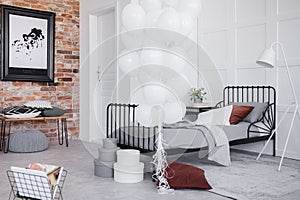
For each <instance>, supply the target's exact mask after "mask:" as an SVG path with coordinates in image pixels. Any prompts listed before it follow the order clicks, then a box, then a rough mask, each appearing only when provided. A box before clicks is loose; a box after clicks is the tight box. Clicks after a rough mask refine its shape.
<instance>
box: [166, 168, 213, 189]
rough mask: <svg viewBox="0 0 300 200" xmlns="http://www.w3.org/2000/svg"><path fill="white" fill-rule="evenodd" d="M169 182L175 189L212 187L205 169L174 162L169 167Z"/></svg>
mask: <svg viewBox="0 0 300 200" xmlns="http://www.w3.org/2000/svg"><path fill="white" fill-rule="evenodd" d="M167 174H168V176H169V177H168V178H167V180H168V183H169V185H170V187H171V188H173V189H180V188H182V189H183V188H193V189H211V188H212V187H211V186H210V185H209V183H208V182H207V180H206V178H205V175H204V170H202V169H200V168H197V167H194V166H191V165H187V164H182V163H177V162H173V163H171V164H170V165H169V168H167Z"/></svg>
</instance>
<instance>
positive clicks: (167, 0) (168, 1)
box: [163, 0, 178, 8]
mask: <svg viewBox="0 0 300 200" xmlns="http://www.w3.org/2000/svg"><path fill="white" fill-rule="evenodd" d="M163 1H164V4H165V5H166V6H171V7H173V8H174V7H175V6H177V4H178V0H163Z"/></svg>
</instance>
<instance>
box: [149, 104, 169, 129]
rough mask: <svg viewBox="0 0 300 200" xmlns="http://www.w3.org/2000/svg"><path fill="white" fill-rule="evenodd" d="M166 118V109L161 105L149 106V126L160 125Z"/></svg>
mask: <svg viewBox="0 0 300 200" xmlns="http://www.w3.org/2000/svg"><path fill="white" fill-rule="evenodd" d="M165 118H166V111H165V110H164V108H163V107H162V106H153V107H152V108H151V126H157V125H161V124H162V123H163V122H164V121H165Z"/></svg>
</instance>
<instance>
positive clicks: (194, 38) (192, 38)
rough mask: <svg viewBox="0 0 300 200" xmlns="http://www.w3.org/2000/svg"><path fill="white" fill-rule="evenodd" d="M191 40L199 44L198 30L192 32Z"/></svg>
mask: <svg viewBox="0 0 300 200" xmlns="http://www.w3.org/2000/svg"><path fill="white" fill-rule="evenodd" d="M189 38H190V39H191V40H193V41H194V42H195V43H196V44H198V42H197V39H198V38H197V30H196V29H194V30H192V32H191V33H190V35H189Z"/></svg>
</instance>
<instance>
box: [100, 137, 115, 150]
mask: <svg viewBox="0 0 300 200" xmlns="http://www.w3.org/2000/svg"><path fill="white" fill-rule="evenodd" d="M117 141H118V139H117V138H105V139H103V148H104V149H115V148H116V147H117Z"/></svg>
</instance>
